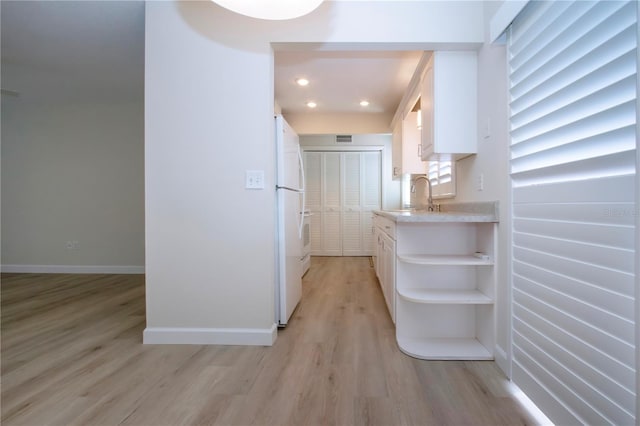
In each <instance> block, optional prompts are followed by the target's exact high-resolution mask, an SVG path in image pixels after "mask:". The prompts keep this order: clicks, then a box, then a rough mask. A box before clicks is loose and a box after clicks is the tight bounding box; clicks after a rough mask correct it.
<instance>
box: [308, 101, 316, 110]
mask: <svg viewBox="0 0 640 426" xmlns="http://www.w3.org/2000/svg"><path fill="white" fill-rule="evenodd" d="M307 106H308V107H309V108H315V107H317V106H318V104H317V103H315V102H313V101H309V102H307Z"/></svg>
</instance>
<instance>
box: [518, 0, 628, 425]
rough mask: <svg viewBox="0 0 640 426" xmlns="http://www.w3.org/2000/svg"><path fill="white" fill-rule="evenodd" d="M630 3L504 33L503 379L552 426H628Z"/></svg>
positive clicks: (538, 13)
mask: <svg viewBox="0 0 640 426" xmlns="http://www.w3.org/2000/svg"><path fill="white" fill-rule="evenodd" d="M636 7H637V4H636V3H635V2H633V1H631V2H621V1H601V2H591V1H575V2H570V1H561V2H558V1H557V2H543V1H533V2H530V3H529V4H528V5H527V6H526V8H525V9H524V10H523V11H522V12H521V13H520V14H519V15H518V17H517V18H516V19H515V20H514V22H513V24H512V26H511V28H510V30H509V68H510V94H511V103H510V107H511V139H512V142H511V177H512V202H513V206H512V207H513V211H512V238H513V246H512V250H513V251H512V264H511V268H512V276H513V283H512V310H513V336H512V337H513V380H514V382H515V383H516V384H517V385H518V386H520V388H522V389H523V391H524V392H525V393H526V394H527V395H528V396H529V397H530V398H531V399H532V400H533V401H534V402H535V403H536V404H537V405H538V406H539V407H540V408H541V409H542V410H543V411H544V412H545V413H546V414H547V415H548V416H549V417H550V418H551V419H552V420H553V421H554V422H556V423H557V424H593V425H603V424H615V425H632V424H635V423H636V421H637V420H636V417H635V416H636V408H635V401H636V377H637V376H636V365H635V364H636V360H635V357H636V350H637V349H636V336H635V335H636V333H637V328H636V324H635V315H636V314H635V309H636V308H635V288H634V287H635V273H636V272H635V268H636V265H635V250H636V248H637V247H635V240H634V238H635V236H634V235H635V215H637V214H638V207H637V200H636V195H637V188H636V187H635V173H636V170H635V150H636V97H637V93H636V91H637V88H636V78H637V76H636V73H637V52H636V48H637V38H638V32H637V22H636V21H637V12H636Z"/></svg>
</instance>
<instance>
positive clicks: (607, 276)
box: [513, 247, 635, 297]
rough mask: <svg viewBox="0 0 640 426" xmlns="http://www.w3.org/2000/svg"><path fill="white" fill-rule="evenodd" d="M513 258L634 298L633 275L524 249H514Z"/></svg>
mask: <svg viewBox="0 0 640 426" xmlns="http://www.w3.org/2000/svg"><path fill="white" fill-rule="evenodd" d="M513 256H514V258H516V259H517V260H518V261H519V262H522V263H526V264H529V265H535V266H537V267H538V268H540V269H544V270H547V271H554V272H556V273H561V274H562V275H564V276H566V277H568V278H570V279H574V280H577V281H581V282H586V283H588V284H590V285H591V286H593V287H603V288H604V289H605V290H607V291H610V292H612V293H617V294H621V295H622V296H627V297H633V296H634V291H635V290H634V284H633V274H629V273H627V272H623V271H612V270H611V269H609V268H606V267H603V266H598V265H591V264H585V263H584V262H581V261H578V260H574V259H569V258H566V257H559V256H555V255H553V254H550V253H543V252H540V251H537V250H533V249H530V248H524V247H514V248H513Z"/></svg>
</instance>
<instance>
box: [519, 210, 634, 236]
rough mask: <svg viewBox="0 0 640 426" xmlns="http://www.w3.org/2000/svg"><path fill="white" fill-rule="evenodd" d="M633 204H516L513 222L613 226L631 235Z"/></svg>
mask: <svg viewBox="0 0 640 426" xmlns="http://www.w3.org/2000/svg"><path fill="white" fill-rule="evenodd" d="M634 212H635V205H634V203H615V204H614V203H607V204H603V203H544V204H517V205H515V206H514V208H513V217H514V221H517V220H518V219H530V220H541V221H562V222H565V223H566V222H575V223H576V224H594V225H615V226H616V227H623V228H624V229H625V232H627V233H629V234H633V227H634V216H635V213H634Z"/></svg>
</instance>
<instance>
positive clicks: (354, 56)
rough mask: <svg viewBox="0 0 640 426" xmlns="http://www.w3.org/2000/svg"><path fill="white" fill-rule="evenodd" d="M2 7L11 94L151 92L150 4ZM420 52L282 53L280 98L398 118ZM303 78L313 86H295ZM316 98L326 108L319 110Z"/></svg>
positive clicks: (287, 103)
mask: <svg viewBox="0 0 640 426" xmlns="http://www.w3.org/2000/svg"><path fill="white" fill-rule="evenodd" d="M0 7H1V9H2V10H1V15H0V16H1V19H2V22H1V26H0V28H1V31H2V37H1V40H2V46H1V47H2V63H3V74H2V88H3V89H6V90H12V91H17V92H20V95H21V96H29V95H33V94H34V93H37V94H38V96H40V97H41V96H46V95H49V96H52V97H55V98H59V97H60V96H62V95H63V93H62V92H64V96H70V95H69V94H70V93H71V92H75V93H76V95H74V96H76V97H77V96H87V97H89V96H110V97H120V98H122V97H126V96H130V95H131V94H136V96H141V95H140V94H141V93H143V92H142V91H143V87H144V2H142V1H6V0H3V1H1V2H0ZM420 54H421V52H415V51H413V52H405V51H395V52H394V51H385V52H375V51H367V52H364V51H360V52H345V51H341V52H337V51H278V52H276V56H275V97H276V100H277V102H278V103H279V105H280V106H281V108H282V110H283V112H285V113H306V112H315V111H318V112H324V113H332V112H340V113H342V112H375V113H386V114H390V115H392V114H393V113H394V112H395V110H396V108H397V105H398V103H399V102H400V99H401V98H402V95H403V93H404V91H405V89H406V87H407V85H408V83H409V80H410V79H411V76H412V75H413V72H414V70H415V68H416V65H417V63H418V60H419V58H420ZM5 65H8V66H7V67H5ZM12 66H13V67H14V68H13V72H11V71H12V68H11V67H12ZM15 67H18V68H15ZM16 69H18V70H19V71H16ZM25 69H28V70H29V72H28V73H27V72H25V71H24V70H25ZM5 71H6V72H5ZM303 76H304V77H306V78H308V79H309V80H310V81H311V83H310V84H309V86H307V87H300V86H298V85H297V84H296V83H295V80H296V78H298V77H303ZM362 99H366V100H368V101H369V102H370V106H369V107H368V108H362V107H361V106H360V105H359V102H360V101H361V100H362ZM309 100H314V101H316V102H317V104H318V107H317V108H316V109H315V110H313V111H311V110H309V108H308V107H306V105H305V104H306V102H307V101H309Z"/></svg>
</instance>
